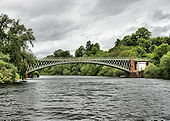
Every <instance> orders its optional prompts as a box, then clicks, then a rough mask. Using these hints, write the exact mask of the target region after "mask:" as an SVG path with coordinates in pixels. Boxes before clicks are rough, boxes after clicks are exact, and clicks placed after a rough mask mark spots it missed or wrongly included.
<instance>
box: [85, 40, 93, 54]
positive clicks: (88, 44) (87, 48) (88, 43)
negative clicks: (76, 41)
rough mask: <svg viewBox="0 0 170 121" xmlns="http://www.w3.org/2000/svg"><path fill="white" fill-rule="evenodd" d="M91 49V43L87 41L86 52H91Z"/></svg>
mask: <svg viewBox="0 0 170 121" xmlns="http://www.w3.org/2000/svg"><path fill="white" fill-rule="evenodd" d="M92 47H93V44H91V41H90V40H89V41H88V42H87V43H86V51H91V49H92Z"/></svg>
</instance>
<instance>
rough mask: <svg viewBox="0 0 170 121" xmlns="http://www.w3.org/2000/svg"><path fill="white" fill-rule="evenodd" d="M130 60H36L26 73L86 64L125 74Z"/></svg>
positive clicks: (129, 68) (129, 65) (129, 66)
mask: <svg viewBox="0 0 170 121" xmlns="http://www.w3.org/2000/svg"><path fill="white" fill-rule="evenodd" d="M130 62H131V60H130V59H101V58H95V59H89V58H68V59H66V58H65V59H41V60H38V61H37V63H35V64H33V65H29V66H28V69H27V72H28V73H31V72H34V71H36V70H40V69H42V68H45V67H49V66H55V65H62V64H75V63H88V64H98V65H105V66H110V67H113V68H117V69H120V70H123V71H126V72H130V70H131V64H130Z"/></svg>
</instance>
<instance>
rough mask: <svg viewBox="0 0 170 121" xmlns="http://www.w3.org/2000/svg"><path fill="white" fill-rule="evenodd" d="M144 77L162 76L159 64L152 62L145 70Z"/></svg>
mask: <svg viewBox="0 0 170 121" xmlns="http://www.w3.org/2000/svg"><path fill="white" fill-rule="evenodd" d="M144 77H145V78H156V77H160V70H159V68H158V67H157V66H155V65H154V64H153V63H150V64H149V65H148V66H147V67H146V68H145V71H144Z"/></svg>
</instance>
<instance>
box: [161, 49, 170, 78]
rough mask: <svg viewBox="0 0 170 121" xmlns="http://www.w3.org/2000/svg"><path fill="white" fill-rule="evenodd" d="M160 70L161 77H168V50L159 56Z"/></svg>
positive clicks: (169, 63) (169, 70)
mask: <svg viewBox="0 0 170 121" xmlns="http://www.w3.org/2000/svg"><path fill="white" fill-rule="evenodd" d="M160 70H161V72H162V76H163V78H166V79H170V51H169V52H168V53H167V54H166V55H164V56H163V57H162V58H161V60H160Z"/></svg>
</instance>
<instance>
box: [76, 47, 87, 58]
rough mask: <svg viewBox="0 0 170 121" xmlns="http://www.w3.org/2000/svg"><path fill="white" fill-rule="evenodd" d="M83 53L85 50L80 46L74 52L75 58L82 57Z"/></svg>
mask: <svg viewBox="0 0 170 121" xmlns="http://www.w3.org/2000/svg"><path fill="white" fill-rule="evenodd" d="M84 53H85V48H84V47H83V46H82V45H81V46H80V47H79V48H78V49H77V50H76V51H75V57H82V56H83V55H84Z"/></svg>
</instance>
